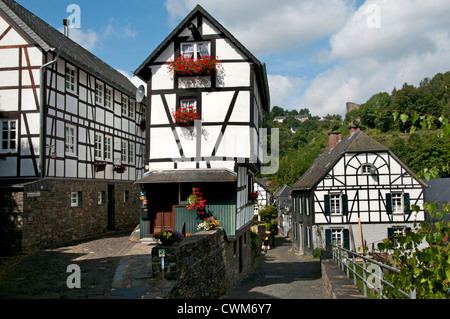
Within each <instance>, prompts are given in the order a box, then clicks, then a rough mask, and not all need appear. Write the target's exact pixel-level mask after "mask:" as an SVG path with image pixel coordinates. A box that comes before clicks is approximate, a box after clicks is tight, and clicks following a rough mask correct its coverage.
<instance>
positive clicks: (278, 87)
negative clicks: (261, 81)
mask: <svg viewBox="0 0 450 319" xmlns="http://www.w3.org/2000/svg"><path fill="white" fill-rule="evenodd" d="M268 81H269V87H270V102H271V103H270V104H271V105H272V106H275V105H276V106H280V107H283V108H289V109H292V108H294V107H298V106H299V105H296V103H297V102H298V99H299V96H300V92H301V88H302V85H303V83H304V82H303V80H302V79H300V78H294V77H288V76H282V75H269V76H268Z"/></svg>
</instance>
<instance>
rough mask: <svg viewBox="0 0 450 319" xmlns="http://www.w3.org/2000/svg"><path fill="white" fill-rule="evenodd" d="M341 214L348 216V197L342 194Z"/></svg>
mask: <svg viewBox="0 0 450 319" xmlns="http://www.w3.org/2000/svg"><path fill="white" fill-rule="evenodd" d="M342 214H344V215H348V196H347V194H342Z"/></svg>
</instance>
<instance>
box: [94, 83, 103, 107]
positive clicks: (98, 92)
mask: <svg viewBox="0 0 450 319" xmlns="http://www.w3.org/2000/svg"><path fill="white" fill-rule="evenodd" d="M104 94H105V85H104V84H103V83H102V82H100V81H98V80H97V81H95V104H98V105H101V106H103V105H104V99H105V97H104Z"/></svg>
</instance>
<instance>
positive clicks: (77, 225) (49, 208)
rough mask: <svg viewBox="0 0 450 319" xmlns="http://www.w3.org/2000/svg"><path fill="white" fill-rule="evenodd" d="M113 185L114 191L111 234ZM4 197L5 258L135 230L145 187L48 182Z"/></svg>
mask: <svg viewBox="0 0 450 319" xmlns="http://www.w3.org/2000/svg"><path fill="white" fill-rule="evenodd" d="M108 185H113V186H114V187H113V188H112V189H113V190H114V192H113V194H112V201H111V203H110V204H111V205H112V206H113V207H114V219H113V220H114V225H113V226H114V227H112V228H111V229H108V205H109V204H108ZM72 192H79V195H80V198H79V201H80V203H79V205H78V206H77V207H72V206H71V193H72ZM99 193H100V194H101V195H100V198H101V200H100V202H99ZM0 197H1V204H2V207H3V208H1V210H0V234H1V240H2V246H1V247H0V253H10V252H20V251H32V250H35V249H39V248H41V247H46V246H50V245H58V244H61V243H64V242H67V241H73V240H80V239H85V238H88V237H92V236H97V235H101V234H104V233H106V232H107V231H108V230H131V229H133V228H134V227H135V226H136V224H138V223H139V206H140V203H139V187H138V186H136V185H135V184H134V183H133V182H115V181H114V182H113V181H93V180H76V179H72V180H71V179H50V178H46V179H43V180H39V181H36V182H31V183H27V184H24V185H23V186H21V189H9V190H2V192H1V196H0Z"/></svg>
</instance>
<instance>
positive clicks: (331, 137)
mask: <svg viewBox="0 0 450 319" xmlns="http://www.w3.org/2000/svg"><path fill="white" fill-rule="evenodd" d="M341 140H342V134H341V133H339V132H331V133H329V134H328V150H329V151H331V150H332V149H333V148H334V147H335V146H336V145H337V144H338V143H339V142H340V141H341Z"/></svg>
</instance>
